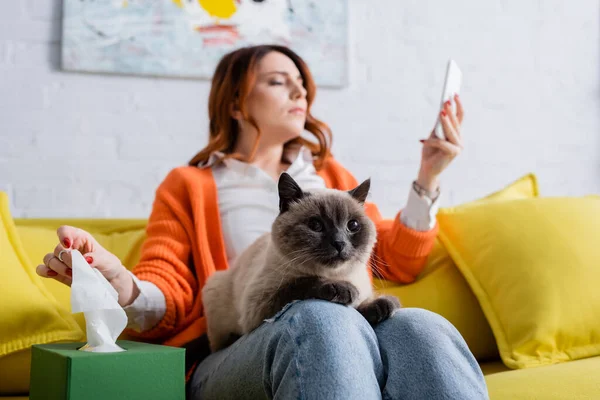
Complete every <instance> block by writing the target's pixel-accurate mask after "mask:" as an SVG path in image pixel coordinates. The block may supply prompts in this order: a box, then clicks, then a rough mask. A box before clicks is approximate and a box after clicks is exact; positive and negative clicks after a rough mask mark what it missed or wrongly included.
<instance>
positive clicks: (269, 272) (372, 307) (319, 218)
mask: <svg viewBox="0 0 600 400" xmlns="http://www.w3.org/2000/svg"><path fill="white" fill-rule="evenodd" d="M369 188H370V179H367V180H366V181H364V182H363V183H361V184H360V185H359V186H357V187H356V188H354V189H352V190H350V191H347V192H346V191H341V190H336V189H313V190H310V191H303V190H302V189H301V188H300V186H298V184H297V183H296V181H294V179H293V178H292V177H291V176H290V175H289V174H287V173H285V172H284V173H282V174H281V176H280V178H279V182H278V189H279V211H280V212H279V215H278V216H277V218H276V219H275V221H274V222H273V225H272V230H271V232H270V233H266V234H264V235H262V236H261V237H259V238H258V239H257V240H256V241H255V242H254V243H253V244H252V245H250V246H249V247H248V248H247V249H246V250H244V251H243V252H242V253H241V254H240V256H239V257H238V258H237V259H236V260H235V261H234V262H233V264H232V266H231V267H230V268H229V269H227V270H222V271H217V272H215V273H214V274H213V275H211V276H210V278H209V279H208V280H207V282H206V284H205V286H204V288H203V289H202V301H203V304H204V311H205V315H206V319H207V331H208V332H207V333H208V340H209V343H210V347H211V350H212V351H217V350H220V349H222V348H224V347H227V346H228V345H230V344H231V343H232V342H233V341H235V340H236V339H237V338H239V337H240V336H241V335H244V334H246V333H248V332H251V331H252V330H253V329H255V328H256V327H258V326H259V325H260V324H261V323H262V321H263V320H265V319H267V318H270V317H272V316H274V315H275V314H276V313H277V312H278V311H279V310H281V309H282V308H283V307H284V306H285V305H286V304H287V303H290V302H292V301H294V300H305V299H322V300H327V301H331V302H334V303H338V304H342V305H346V306H351V307H354V308H356V309H357V310H358V312H360V313H361V314H362V315H363V316H364V317H365V318H366V320H367V321H368V322H369V323H370V324H372V325H374V324H377V323H379V322H381V321H383V320H385V319H387V318H389V317H390V316H391V315H392V314H393V313H394V311H396V310H397V309H398V308H400V302H399V301H398V299H397V298H396V297H393V296H381V297H374V294H373V290H372V286H371V281H370V279H369V275H368V268H369V259H370V257H371V252H372V250H373V247H374V245H375V242H376V234H377V232H376V229H375V224H374V223H373V222H372V221H371V219H370V218H369V217H368V216H367V215H366V213H365V210H364V202H365V200H366V198H367V194H368V193H369Z"/></svg>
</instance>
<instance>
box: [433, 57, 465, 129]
mask: <svg viewBox="0 0 600 400" xmlns="http://www.w3.org/2000/svg"><path fill="white" fill-rule="evenodd" d="M461 84H462V72H461V70H460V68H458V65H457V64H456V62H455V61H454V60H452V59H450V60H448V66H447V67H446V79H445V80H444V89H443V90H442V100H441V102H440V111H441V110H442V108H443V107H444V103H445V102H446V101H448V100H450V103H451V104H452V112H453V113H454V114H456V103H455V102H454V95H455V94H459V92H460V85H461ZM434 131H435V135H436V136H437V137H438V138H440V139H446V137H445V135H444V129H443V128H442V122H441V121H440V116H439V114H438V118H437V123H436V125H435V129H434Z"/></svg>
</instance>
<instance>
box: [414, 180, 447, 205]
mask: <svg viewBox="0 0 600 400" xmlns="http://www.w3.org/2000/svg"><path fill="white" fill-rule="evenodd" d="M412 187H413V189H414V190H415V192H417V194H418V195H419V196H421V197H423V196H424V197H427V198H428V199H429V200H431V201H436V200H437V198H438V197H439V195H440V187H439V186H438V187H437V188H436V189H435V190H434V191H433V192H431V191H429V190H427V189H425V188H423V187H422V186H421V185H419V184H418V183H417V181H413V183H412Z"/></svg>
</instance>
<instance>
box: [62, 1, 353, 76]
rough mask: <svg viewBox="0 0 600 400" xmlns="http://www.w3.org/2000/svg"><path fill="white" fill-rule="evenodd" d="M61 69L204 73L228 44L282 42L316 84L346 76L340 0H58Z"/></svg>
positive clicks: (344, 22)
mask: <svg viewBox="0 0 600 400" xmlns="http://www.w3.org/2000/svg"><path fill="white" fill-rule="evenodd" d="M63 7H64V11H63V40H62V66H63V69H64V70H68V71H84V72H105V73H119V74H140V75H150V76H169V77H181V78H206V79H208V78H210V77H211V76H212V74H213V72H214V70H215V67H216V65H217V62H218V61H219V59H220V58H221V57H222V56H223V55H224V54H225V53H227V52H229V51H231V50H233V49H235V48H238V47H243V46H247V45H253V44H264V43H270V44H283V45H286V46H289V47H290V48H292V49H293V50H294V51H296V52H298V54H300V56H301V57H302V58H304V59H305V60H306V62H307V63H308V65H309V67H310V68H311V71H312V73H313V75H314V78H315V80H316V82H317V84H318V85H321V86H344V85H345V84H346V81H347V75H348V72H347V0H320V1H319V0H64V2H63Z"/></svg>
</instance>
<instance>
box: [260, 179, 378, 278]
mask: <svg viewBox="0 0 600 400" xmlns="http://www.w3.org/2000/svg"><path fill="white" fill-rule="evenodd" d="M369 187H370V181H369V180H366V181H365V182H363V183H362V184H361V185H359V186H358V187H356V188H355V189H353V190H351V191H349V192H344V191H339V190H334V189H322V190H314V191H310V192H303V191H302V190H301V189H300V187H299V186H298V185H297V184H296V182H295V181H294V180H293V178H292V177H290V176H289V175H288V174H286V173H284V174H282V176H281V177H280V180H279V199H280V203H279V204H280V214H279V216H278V217H277V218H276V219H275V222H274V223H273V229H272V238H273V243H274V244H275V245H276V246H277V248H278V249H279V251H280V252H281V253H282V254H283V255H285V256H286V258H287V260H295V261H296V262H294V264H295V265H300V266H301V268H306V269H307V270H309V269H311V268H317V269H318V268H326V269H330V268H338V267H342V266H344V265H347V264H349V263H352V264H355V263H356V262H359V263H363V264H364V263H366V262H367V260H368V259H369V256H370V254H371V251H372V249H373V245H374V244H375V239H376V230H375V225H374V224H373V222H372V221H371V219H370V218H369V217H368V216H367V215H366V214H365V211H364V201H365V199H366V197H367V194H368V192H369ZM315 272H318V271H315Z"/></svg>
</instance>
